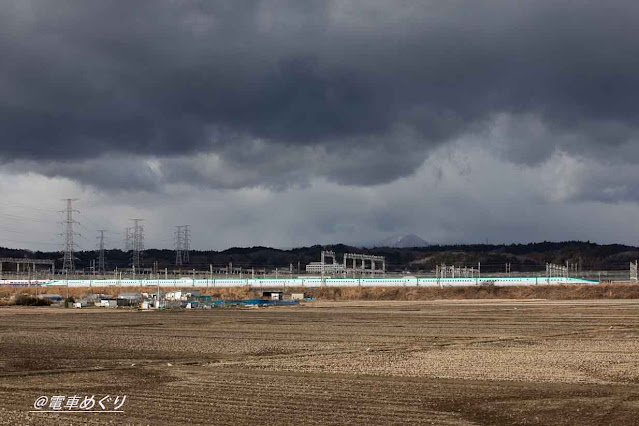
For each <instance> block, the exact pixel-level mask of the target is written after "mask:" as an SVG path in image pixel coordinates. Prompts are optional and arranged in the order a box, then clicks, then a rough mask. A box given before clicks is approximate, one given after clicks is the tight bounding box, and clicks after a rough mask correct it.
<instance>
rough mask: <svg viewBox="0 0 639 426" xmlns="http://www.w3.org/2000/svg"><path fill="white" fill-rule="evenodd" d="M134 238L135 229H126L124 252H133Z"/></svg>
mask: <svg viewBox="0 0 639 426" xmlns="http://www.w3.org/2000/svg"><path fill="white" fill-rule="evenodd" d="M132 237H133V228H124V251H131V250H132V249H133V244H131V240H132Z"/></svg>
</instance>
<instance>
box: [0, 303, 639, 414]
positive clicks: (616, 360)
mask: <svg viewBox="0 0 639 426" xmlns="http://www.w3.org/2000/svg"><path fill="white" fill-rule="evenodd" d="M637 353H639V301H627V300H596V301H530V300H528V301H513V300H501V301H495V300H474V301H471V300H462V301H435V302H433V301H431V302H428V301H414V302H406V301H394V302H379V301H377V302H375V301H358V302H330V301H328V302H313V303H309V304H306V305H304V306H301V307H282V308H273V307H271V308H259V309H214V310H207V311H195V310H193V311H161V312H142V311H134V310H125V309H111V310H109V309H82V310H73V309H61V308H59V309H56V308H18V307H10V308H0V424H3V425H4V424H6V425H16V424H41V425H63V424H64V425H67V424H105V423H109V422H110V423H111V424H136V425H137V424H147V425H162V424H176V425H194V424H222V425H224V424H228V425H234V424H240V425H242V424H244V425H257V424H278V425H281V424H295V425H298V424H316V425H324V424H335V425H338V424H340V425H341V424H366V425H376V424H384V425H390V424H397V425H400V424H401V425H406V424H420V423H423V424H437V425H440V424H443V425H447V424H448V425H472V424H485V425H511V424H529V425H547V424H566V425H567V424H579V425H599V424H602V425H603V424H615V425H633V424H637V418H639V357H637ZM75 394H77V395H91V394H95V395H106V394H110V395H118V394H119V395H123V394H126V395H127V402H126V404H125V405H124V406H123V409H124V411H125V413H123V414H122V413H116V414H103V413H98V414H91V413H83V414H48V413H29V410H32V405H33V402H34V401H35V399H36V398H37V397H38V396H40V395H48V396H52V395H75ZM71 416H72V417H71Z"/></svg>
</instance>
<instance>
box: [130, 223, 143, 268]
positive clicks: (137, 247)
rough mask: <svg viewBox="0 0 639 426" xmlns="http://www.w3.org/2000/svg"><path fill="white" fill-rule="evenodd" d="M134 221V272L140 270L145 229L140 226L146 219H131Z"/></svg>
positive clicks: (132, 261) (132, 262) (132, 260)
mask: <svg viewBox="0 0 639 426" xmlns="http://www.w3.org/2000/svg"><path fill="white" fill-rule="evenodd" d="M131 220H132V221H133V244H132V249H133V257H132V259H131V265H132V266H133V270H134V271H135V270H138V271H139V270H140V254H141V253H142V251H143V250H144V227H143V226H142V225H140V222H142V221H143V220H144V219H131Z"/></svg>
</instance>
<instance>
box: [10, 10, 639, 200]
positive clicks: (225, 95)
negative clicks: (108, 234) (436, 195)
mask: <svg viewBox="0 0 639 426" xmlns="http://www.w3.org/2000/svg"><path fill="white" fill-rule="evenodd" d="M0 28H1V29H0V32H1V34H2V36H1V37H0V51H1V52H2V64H1V65H0V137H1V138H2V139H1V140H2V142H1V143H2V152H0V156H1V158H0V161H2V162H15V161H20V162H21V163H20V164H21V165H23V166H24V165H31V166H30V167H33V168H34V169H36V168H38V169H39V170H44V172H43V173H44V174H46V175H59V176H66V177H70V178H72V179H76V180H79V181H81V182H85V183H89V184H92V185H96V186H102V187H114V188H117V187H126V186H127V185H128V184H131V183H132V182H137V181H139V182H140V183H141V184H140V185H139V187H142V188H146V189H149V190H153V189H154V188H157V187H158V186H161V185H162V184H164V183H167V182H192V183H195V184H202V185H207V186H212V187H221V188H236V187H243V186H254V185H264V186H269V187H273V188H281V187H287V186H289V185H291V184H293V185H294V184H302V185H303V184H304V183H305V181H306V180H308V179H309V177H312V176H324V177H327V178H328V179H329V180H334V181H337V182H338V183H346V184H354V185H367V184H377V183H383V182H390V181H393V180H394V179H397V178H398V177H401V176H406V175H409V174H411V173H412V172H413V171H414V170H416V168H417V167H419V165H420V164H422V162H423V160H424V159H425V158H426V157H427V155H428V153H429V152H430V151H431V150H432V149H433V148H435V147H437V146H440V145H441V144H444V143H447V142H449V141H452V140H454V139H456V138H458V137H462V136H469V135H479V136H482V135H486V134H488V135H493V136H495V134H497V136H499V137H500V138H501V142H500V144H499V147H498V148H497V149H498V150H499V152H500V153H501V154H502V155H504V156H505V157H506V158H508V159H509V160H511V161H515V162H520V163H528V164H534V163H538V162H541V161H543V160H545V159H547V158H548V157H549V156H550V155H551V154H552V153H553V152H555V151H556V150H560V151H568V152H573V153H577V154H578V155H583V156H599V155H600V154H601V152H602V151H604V150H605V151H606V152H607V155H609V156H612V157H614V156H618V157H619V158H620V159H623V160H625V161H634V160H628V158H629V157H628V156H627V155H626V154H627V152H628V150H630V151H634V150H633V149H631V148H629V146H630V147H632V146H634V145H636V140H637V139H636V138H637V115H638V112H639V103H637V102H636V94H637V93H638V92H639V45H638V44H637V43H636V40H637V39H639V4H637V3H636V2H633V1H617V2H605V3H604V2H594V1H592V2H572V1H535V2H525V1H524V2H512V1H505V0H503V1H488V2H476V1H465V2H463V1H461V2H425V1H404V2H395V3H389V2H385V1H384V2H381V1H380V2H378V1H373V0H367V1H333V2H329V1H326V2H299V1H274V0H273V1H258V0H254V1H236V2H228V1H202V2H197V1H160V0H154V1H141V0H138V1H135V2H97V1H96V2H85V1H60V2H50V1H44V0H43V1H30V2H26V1H22V0H16V1H14V2H10V3H8V4H7V5H5V6H3V8H2V10H0ZM500 117H502V118H503V117H507V118H508V119H507V120H506V121H505V122H504V121H503V120H501V119H500ZM520 121H525V122H526V123H533V124H530V125H529V124H525V125H522V124H521V123H520ZM495 129H497V130H495ZM495 132H496V133H495ZM498 139H499V138H498ZM256 144H257V146H259V149H256V148H255V146H256ZM198 155H200V157H199V158H198ZM126 157H130V158H129V159H128V160H127V161H129V162H138V163H139V164H142V169H141V171H140V170H135V171H134V172H131V167H135V166H134V164H132V163H129V164H131V167H123V166H117V163H119V161H120V159H122V158H126ZM150 157H152V158H155V159H157V164H156V166H157V168H155V169H148V168H147V165H146V159H147V158H150ZM211 158H213V159H214V161H212V162H211ZM635 158H639V157H635ZM109 159H112V160H111V161H112V164H111V165H104V161H108V160H109ZM115 159H118V160H115ZM123 164H126V163H123ZM238 170H241V171H238ZM109 173H116V174H119V176H110V175H109Z"/></svg>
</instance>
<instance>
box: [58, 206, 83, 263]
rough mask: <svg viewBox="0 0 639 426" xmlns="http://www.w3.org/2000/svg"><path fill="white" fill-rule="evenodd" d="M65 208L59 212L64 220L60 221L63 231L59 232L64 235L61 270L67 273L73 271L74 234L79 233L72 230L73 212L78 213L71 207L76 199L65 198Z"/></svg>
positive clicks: (73, 222) (74, 221)
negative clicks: (63, 227)
mask: <svg viewBox="0 0 639 426" xmlns="http://www.w3.org/2000/svg"><path fill="white" fill-rule="evenodd" d="M65 201H66V202H67V208H66V209H65V210H62V211H61V212H60V213H64V215H65V220H64V221H63V222H62V224H63V225H65V231H64V232H63V233H62V234H61V235H62V236H64V237H65V241H64V256H63V258H62V270H63V271H65V274H66V275H68V272H69V271H71V273H73V272H74V271H75V243H74V242H73V236H74V235H80V234H78V233H76V232H73V225H74V224H76V223H79V222H77V221H76V220H74V219H73V213H80V212H79V211H78V210H75V209H74V208H73V202H74V201H77V199H75V198H66V199H65Z"/></svg>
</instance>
